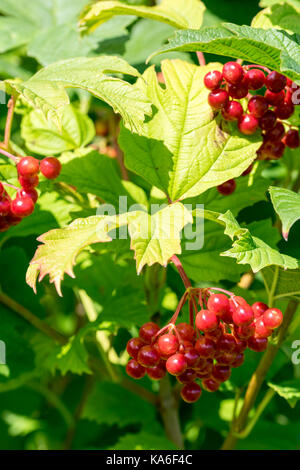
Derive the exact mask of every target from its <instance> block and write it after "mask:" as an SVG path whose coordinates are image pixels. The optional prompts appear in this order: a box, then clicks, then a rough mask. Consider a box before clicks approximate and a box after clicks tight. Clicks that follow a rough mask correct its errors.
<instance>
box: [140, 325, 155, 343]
mask: <svg viewBox="0 0 300 470" xmlns="http://www.w3.org/2000/svg"><path fill="white" fill-rule="evenodd" d="M158 331H159V326H158V325H157V324H156V323H153V322H148V323H145V324H144V325H143V326H141V328H140V331H139V337H140V338H141V339H142V340H143V341H145V343H151V340H152V338H153V336H155V335H156V333H158Z"/></svg>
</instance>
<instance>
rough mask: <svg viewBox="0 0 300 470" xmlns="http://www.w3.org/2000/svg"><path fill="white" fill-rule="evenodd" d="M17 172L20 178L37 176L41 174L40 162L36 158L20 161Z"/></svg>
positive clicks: (25, 158) (26, 158)
mask: <svg viewBox="0 0 300 470" xmlns="http://www.w3.org/2000/svg"><path fill="white" fill-rule="evenodd" d="M17 170H18V173H19V175H20V176H33V175H36V174H37V173H38V172H39V160H37V159H36V158H34V157H24V158H22V159H21V160H20V161H19V163H18V165H17Z"/></svg>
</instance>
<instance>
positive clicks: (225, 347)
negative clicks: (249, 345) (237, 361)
mask: <svg viewBox="0 0 300 470" xmlns="http://www.w3.org/2000/svg"><path fill="white" fill-rule="evenodd" d="M217 348H218V350H219V351H221V352H226V351H234V350H235V348H236V341H235V339H234V337H233V336H232V335H231V334H228V333H225V334H224V335H223V336H222V337H221V338H220V339H219V341H218V345H217Z"/></svg>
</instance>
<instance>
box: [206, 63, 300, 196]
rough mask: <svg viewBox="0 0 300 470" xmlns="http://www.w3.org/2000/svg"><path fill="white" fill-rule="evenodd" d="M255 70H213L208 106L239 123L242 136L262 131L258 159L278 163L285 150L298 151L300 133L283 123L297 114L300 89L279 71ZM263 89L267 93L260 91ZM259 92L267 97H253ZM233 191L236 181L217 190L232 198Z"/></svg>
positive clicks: (236, 66) (231, 67)
mask: <svg viewBox="0 0 300 470" xmlns="http://www.w3.org/2000/svg"><path fill="white" fill-rule="evenodd" d="M252 67H257V66H245V67H242V66H241V65H240V64H238V63H237V62H227V63H226V64H225V65H224V66H223V70H222V72H220V71H218V70H213V71H211V72H209V73H207V74H206V75H205V77H204V84H205V86H206V88H208V89H209V90H211V92H210V93H209V95H208V102H209V104H210V106H211V107H212V108H213V109H215V110H217V111H221V113H222V117H223V118H224V119H225V120H226V121H237V123H238V129H239V130H240V132H241V133H242V134H246V135H251V134H253V133H254V132H256V131H257V129H259V128H260V129H261V131H262V137H263V143H262V145H261V147H260V148H259V149H258V151H257V158H258V159H259V160H277V159H279V158H281V157H282V156H283V154H284V151H285V148H286V147H290V148H292V149H295V148H297V147H299V145H300V137H299V131H298V129H295V128H292V126H291V125H290V124H289V123H286V122H285V123H284V124H285V126H284V124H283V122H282V121H284V120H286V119H288V118H289V117H291V116H292V114H293V113H294V110H295V106H294V103H293V102H292V96H293V93H294V92H296V91H298V90H300V87H298V86H297V85H296V84H295V83H293V82H292V81H291V80H290V79H289V78H286V77H285V76H284V75H282V74H280V73H278V72H276V71H273V72H270V71H269V73H268V74H267V75H265V74H264V72H263V71H262V70H260V69H259V68H252ZM263 69H265V68H264V67H263ZM266 70H267V69H266ZM263 87H265V89H264V90H261V89H263ZM257 90H261V91H264V95H261V94H258V95H252V94H251V93H250V91H257ZM243 98H248V105H247V108H248V109H247V112H244V108H243V106H242V104H241V103H240V102H239V101H238V100H241V99H243ZM287 127H288V130H286V128H287ZM246 171H248V170H246ZM250 171H251V168H250V169H249V171H248V172H250ZM246 174H247V173H246ZM234 189H235V182H234V180H229V181H226V182H225V183H224V184H222V185H220V186H219V187H218V190H219V192H220V193H221V194H224V195H228V194H231V193H232V192H233V191H234Z"/></svg>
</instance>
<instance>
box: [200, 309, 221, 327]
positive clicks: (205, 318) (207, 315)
mask: <svg viewBox="0 0 300 470" xmlns="http://www.w3.org/2000/svg"><path fill="white" fill-rule="evenodd" d="M218 324H219V320H218V317H217V315H216V314H215V313H214V312H210V311H209V310H201V311H200V312H199V313H198V314H197V316H196V326H197V328H198V329H199V330H201V331H211V330H214V329H215V328H217V326H218Z"/></svg>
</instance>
